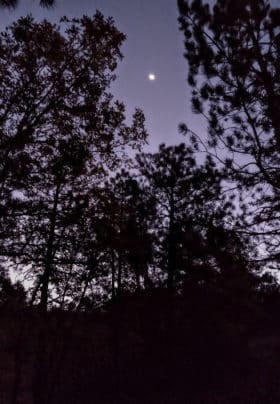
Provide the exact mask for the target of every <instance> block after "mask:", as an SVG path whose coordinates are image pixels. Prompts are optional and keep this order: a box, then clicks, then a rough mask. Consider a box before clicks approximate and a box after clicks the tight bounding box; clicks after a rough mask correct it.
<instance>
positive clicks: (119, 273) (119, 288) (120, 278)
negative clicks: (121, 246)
mask: <svg viewBox="0 0 280 404" xmlns="http://www.w3.org/2000/svg"><path fill="white" fill-rule="evenodd" d="M121 294H122V256H121V254H120V253H119V262H118V289H117V297H118V298H120V297H121Z"/></svg>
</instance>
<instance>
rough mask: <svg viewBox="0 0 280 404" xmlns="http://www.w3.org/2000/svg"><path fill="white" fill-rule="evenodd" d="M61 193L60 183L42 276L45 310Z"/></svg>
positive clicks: (41, 302)
mask: <svg viewBox="0 0 280 404" xmlns="http://www.w3.org/2000/svg"><path fill="white" fill-rule="evenodd" d="M59 194H60V183H58V184H57V186H56V190H55V196H54V202H53V209H52V211H51V214H50V231H49V237H48V241H47V252H46V259H45V268H44V273H43V276H42V286H41V299H40V305H39V306H40V310H41V311H43V312H45V311H47V308H48V294H49V283H50V277H51V274H52V269H53V247H54V238H55V226H56V219H57V206H58V201H59Z"/></svg>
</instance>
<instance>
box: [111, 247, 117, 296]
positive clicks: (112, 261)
mask: <svg viewBox="0 0 280 404" xmlns="http://www.w3.org/2000/svg"><path fill="white" fill-rule="evenodd" d="M111 269H112V284H111V289H112V300H114V299H115V297H116V287H115V282H116V266H115V254H114V251H113V250H112V252H111Z"/></svg>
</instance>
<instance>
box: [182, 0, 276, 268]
mask: <svg viewBox="0 0 280 404" xmlns="http://www.w3.org/2000/svg"><path fill="white" fill-rule="evenodd" d="M178 5H179V11H180V18H179V21H180V27H181V30H182V31H183V32H184V37H185V50H186V53H185V57H186V59H187V61H188V64H189V76H188V81H189V84H190V85H191V86H192V87H193V99H192V101H193V102H192V104H193V109H194V111H195V112H197V113H201V114H202V113H203V115H204V117H206V118H207V119H208V123H209V137H208V142H203V139H201V138H200V139H199V137H198V136H193V138H194V139H195V141H196V142H199V143H200V146H201V147H202V148H204V149H205V151H207V152H209V153H213V155H216V156H217V152H218V151H219V148H220V147H221V148H223V150H224V151H223V152H222V153H218V156H217V157H218V159H219V160H220V162H223V163H224V167H225V171H226V173H227V174H228V176H229V178H230V179H231V180H234V181H237V183H238V184H239V186H240V187H241V188H242V190H243V191H244V195H243V197H244V198H245V199H244V201H243V202H244V203H241V207H242V209H243V211H244V218H243V219H244V220H243V223H242V226H243V229H244V226H246V229H244V230H246V231H248V232H250V233H251V234H252V235H253V237H254V238H255V239H256V238H257V237H260V238H261V240H262V242H266V244H267V247H266V252H267V255H268V258H267V260H272V261H274V264H275V265H276V266H277V265H278V263H277V262H278V257H279V248H278V246H279V231H278V229H279V218H280V216H279V190H280V181H279V163H280V154H279V153H280V102H279V101H280V93H279V91H280V82H279V77H280V75H279V73H280V70H279V69H280V67H279V66H280V63H279V62H280V36H279V28H280V9H279V8H272V7H271V5H270V2H269V1H268V0H246V1H241V0H239V1H233V0H217V1H216V2H215V4H214V6H213V8H212V7H210V6H209V5H208V4H206V2H203V1H200V0H194V1H186V0H178ZM183 129H184V128H183ZM185 129H187V128H185ZM193 135H194V134H193ZM226 152H227V153H226ZM248 191H250V193H249V196H250V197H251V201H252V202H253V204H247V203H246V202H247V201H248V198H247V197H248ZM246 198H247V199H246Z"/></svg>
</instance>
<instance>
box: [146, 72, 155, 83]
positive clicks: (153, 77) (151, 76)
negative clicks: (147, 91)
mask: <svg viewBox="0 0 280 404" xmlns="http://www.w3.org/2000/svg"><path fill="white" fill-rule="evenodd" d="M148 79H149V80H150V81H155V79H156V75H155V74H154V73H149V75H148Z"/></svg>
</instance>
